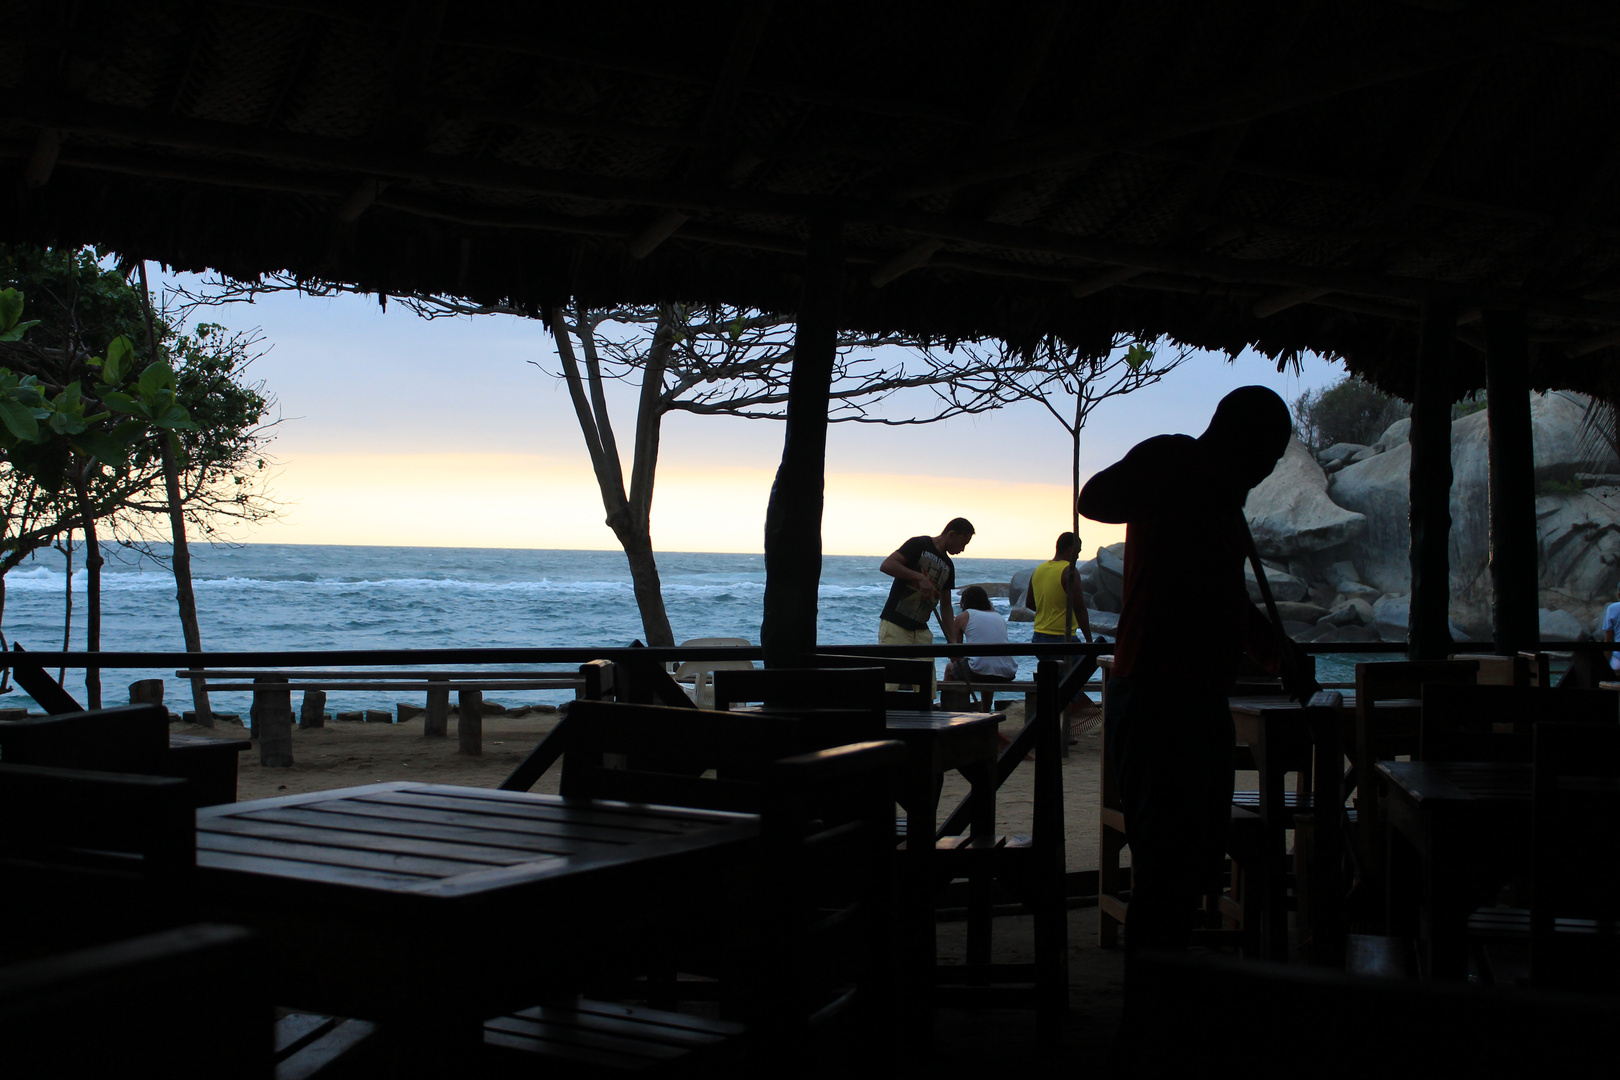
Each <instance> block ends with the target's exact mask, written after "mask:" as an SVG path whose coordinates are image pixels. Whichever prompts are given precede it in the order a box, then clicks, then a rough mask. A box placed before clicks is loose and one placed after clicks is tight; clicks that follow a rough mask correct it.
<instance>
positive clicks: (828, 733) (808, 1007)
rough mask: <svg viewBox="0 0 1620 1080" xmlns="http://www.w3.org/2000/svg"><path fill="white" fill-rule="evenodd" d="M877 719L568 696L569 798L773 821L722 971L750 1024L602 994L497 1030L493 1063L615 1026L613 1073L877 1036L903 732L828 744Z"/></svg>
mask: <svg viewBox="0 0 1620 1080" xmlns="http://www.w3.org/2000/svg"><path fill="white" fill-rule="evenodd" d="M737 674H744V673H741V672H739V673H737ZM868 722H869V714H867V713H865V712H862V711H854V712H848V713H844V714H817V715H815V716H813V717H809V718H804V717H794V716H780V715H774V714H765V715H760V714H726V713H720V712H707V711H705V712H698V711H696V710H679V709H665V708H658V707H655V706H634V705H624V704H616V703H608V702H576V703H574V704H572V705H571V706H570V707H569V717H568V723H569V728H568V732H569V734H568V744H567V747H566V749H565V751H564V755H563V772H562V794H563V796H564V797H565V798H592V799H620V800H629V801H637V802H657V803H664V804H670V805H680V806H692V807H700V808H705V809H716V810H732V811H747V812H753V813H759V814H761V815H762V819H763V828H764V832H763V839H762V858H761V867H762V869H761V872H760V877H759V882H758V887H757V893H756V894H755V896H754V899H753V900H751V901H749V902H748V903H747V904H746V905H745V906H746V907H747V908H749V909H750V911H751V914H757V918H754V917H751V918H749V919H747V920H743V921H745V922H746V923H747V924H748V925H749V926H751V927H753V928H754V929H753V930H752V931H751V932H750V933H749V935H748V936H747V937H745V938H744V939H742V940H741V941H740V942H739V941H735V940H734V941H733V942H731V943H730V945H729V947H728V948H727V949H726V950H725V952H726V955H725V957H724V958H723V959H722V960H721V961H720V962H719V966H718V967H717V968H715V969H713V970H715V971H717V972H719V973H720V974H721V975H722V977H724V978H727V979H729V980H735V982H736V983H737V987H738V988H742V987H746V988H748V992H747V993H735V992H734V993H733V995H732V996H730V997H728V998H727V999H726V1000H728V1001H729V1002H731V1003H732V1004H733V1005H734V1006H736V1007H738V1008H739V1009H740V1010H741V1019H742V1020H743V1021H744V1024H745V1025H746V1026H745V1027H744V1028H739V1027H737V1026H736V1025H735V1024H732V1023H729V1022H728V1023H716V1022H713V1021H705V1020H701V1019H699V1018H695V1017H691V1016H683V1015H681V1014H674V1013H669V1012H668V1011H666V1010H660V1009H635V1010H629V1009H624V1008H622V1007H619V1006H614V1005H610V1004H605V1003H602V1002H598V1001H593V1000H590V999H577V1000H572V1001H564V1002H548V1003H547V1004H546V1005H545V1006H544V1007H543V1008H539V1009H530V1010H525V1011H524V1012H521V1013H514V1014H510V1015H508V1016H505V1017H501V1018H497V1019H496V1020H493V1021H491V1022H490V1023H489V1024H487V1025H486V1027H485V1049H486V1051H488V1053H489V1055H490V1057H491V1060H501V1059H502V1058H503V1057H504V1059H505V1060H506V1062H507V1063H508V1064H511V1063H512V1062H513V1059H514V1057H515V1058H521V1059H525V1060H528V1061H532V1059H533V1057H534V1055H536V1054H541V1055H544V1056H545V1057H547V1058H548V1059H556V1058H561V1059H568V1060H572V1061H574V1062H575V1064H585V1062H583V1061H581V1060H580V1059H581V1057H582V1054H583V1052H584V1048H586V1047H589V1046H592V1045H603V1044H604V1031H603V1028H604V1025H606V1026H607V1027H609V1028H611V1039H608V1040H607V1042H609V1043H611V1046H608V1047H607V1049H610V1050H611V1051H612V1052H611V1053H606V1054H602V1055H595V1054H594V1053H592V1054H590V1055H587V1056H590V1057H592V1058H593V1060H592V1062H591V1063H590V1064H591V1065H592V1066H593V1067H600V1068H601V1069H603V1070H606V1071H614V1070H617V1069H624V1068H629V1067H631V1066H635V1067H636V1068H644V1067H649V1066H651V1065H657V1066H658V1067H659V1069H660V1070H661V1071H662V1070H665V1069H669V1070H674V1069H677V1068H696V1067H698V1064H697V1063H698V1062H699V1061H701V1062H702V1063H703V1064H702V1067H703V1068H708V1067H709V1066H710V1064H711V1063H712V1060H713V1057H714V1055H715V1054H718V1053H723V1052H735V1051H739V1050H740V1051H741V1052H743V1053H745V1054H747V1055H753V1057H752V1060H753V1061H755V1062H756V1064H757V1063H771V1064H774V1065H775V1066H777V1067H783V1066H785V1067H787V1068H789V1069H792V1070H798V1069H800V1068H803V1067H804V1066H805V1062H806V1061H807V1060H808V1059H807V1057H806V1056H805V1055H806V1052H807V1051H808V1049H809V1048H810V1047H811V1045H812V1043H811V1035H812V1033H819V1031H820V1029H821V1028H822V1026H823V1025H824V1024H827V1023H829V1022H831V1021H833V1020H837V1019H845V1020H851V1021H855V1022H857V1024H859V1025H861V1027H862V1030H860V1031H858V1033H857V1035H856V1039H857V1041H859V1040H861V1039H873V1038H877V1037H880V1035H881V1033H882V1032H883V1031H884V1030H885V1027H886V1025H884V1023H883V1021H882V1018H883V1016H884V1015H885V1013H886V1011H887V1009H888V1008H889V1007H890V1006H891V1005H892V1004H893V1002H892V998H893V993H892V986H891V982H892V977H893V972H892V961H891V960H890V959H889V957H890V953H891V950H892V946H893V905H894V881H893V865H892V864H893V859H894V847H893V837H894V777H893V772H894V769H895V767H896V765H897V764H898V762H899V760H900V758H901V757H902V756H903V755H904V752H905V751H904V748H903V747H902V746H901V745H900V744H899V743H895V742H864V743H856V744H853V745H835V746H833V747H832V748H822V747H825V746H826V743H827V740H829V739H839V738H841V737H842V736H844V735H846V734H849V733H852V732H855V731H858V730H859V729H861V728H862V727H863V726H864V725H866V724H867V723H868ZM671 887H672V889H675V890H676V891H678V884H676V883H672V886H671ZM745 1032H746V1034H745ZM820 1043H821V1040H820V1039H819V1038H818V1039H817V1040H816V1044H817V1045H820ZM516 1067H518V1068H532V1065H518V1066H516Z"/></svg>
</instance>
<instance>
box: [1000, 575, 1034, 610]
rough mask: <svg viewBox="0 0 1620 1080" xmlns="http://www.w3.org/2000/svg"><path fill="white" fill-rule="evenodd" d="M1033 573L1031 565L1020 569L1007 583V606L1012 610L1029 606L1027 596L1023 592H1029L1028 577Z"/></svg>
mask: <svg viewBox="0 0 1620 1080" xmlns="http://www.w3.org/2000/svg"><path fill="white" fill-rule="evenodd" d="M1033 573H1035V568H1034V567H1033V566H1032V567H1030V568H1029V569H1028V570H1020V571H1018V572H1017V573H1015V574H1013V576H1012V580H1011V581H1010V582H1008V583H1007V598H1008V602H1009V606H1011V607H1012V608H1013V609H1014V610H1017V609H1018V608H1027V607H1029V597H1028V596H1026V595H1025V594H1026V593H1028V592H1029V579H1030V575H1031V574H1033Z"/></svg>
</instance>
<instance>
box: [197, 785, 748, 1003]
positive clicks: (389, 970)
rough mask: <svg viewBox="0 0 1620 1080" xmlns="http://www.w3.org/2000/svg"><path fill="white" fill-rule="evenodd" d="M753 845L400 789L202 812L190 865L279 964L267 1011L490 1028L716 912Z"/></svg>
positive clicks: (213, 903) (732, 824) (527, 804)
mask: <svg viewBox="0 0 1620 1080" xmlns="http://www.w3.org/2000/svg"><path fill="white" fill-rule="evenodd" d="M758 836H759V821H758V819H757V818H756V817H754V816H752V815H747V814H728V813H718V812H709V811H700V810H688V809H681V808H673V807H656V806H640V805H629V804H624V803H612V802H593V801H587V800H577V799H574V800H568V799H563V798H561V797H559V796H554V795H538V794H532V793H527V792H508V791H494V790H489V789H484V788H463V787H451V786H447V785H441V784H418V783H404V782H396V783H385V784H372V785H368V786H365V787H355V788H343V789H340V790H336V791H325V792H314V793H310V794H303V795H290V796H285V797H281V798H274V799H261V800H257V801H254V802H246V803H234V804H231V805H228V806H217V807H209V808H207V809H204V810H199V811H198V813H197V865H198V867H199V876H200V879H201V883H202V888H203V891H204V895H205V897H206V898H207V903H208V906H209V908H210V910H212V911H217V912H218V913H219V914H221V915H228V916H230V917H232V918H234V919H235V920H237V921H245V922H248V923H249V924H251V925H254V926H257V927H259V928H260V929H261V930H263V931H265V932H266V934H267V936H268V937H269V938H270V939H271V941H272V949H273V951H275V952H277V953H278V954H282V955H283V956H284V957H285V961H286V962H285V963H278V964H277V965H276V968H277V970H280V971H281V972H282V977H281V980H280V986H279V987H278V991H279V994H278V1000H281V1001H283V1002H284V1003H286V1004H292V1005H300V1004H304V1005H308V1006H311V1007H315V1008H320V1009H323V1010H330V1011H333V1012H338V1013H340V1014H342V1015H346V1016H359V1017H366V1018H374V1019H391V1018H393V1019H397V1018H400V1017H402V1016H410V1015H413V1014H416V1013H418V1012H420V1011H431V1012H435V1013H440V1012H442V1011H443V1009H444V1008H445V1007H446V1003H445V1002H444V1001H443V998H444V995H445V994H446V992H447V991H452V990H453V995H454V1000H453V1001H452V1002H449V1003H448V1004H449V1007H451V1008H452V1009H453V1008H456V1007H461V1008H464V1009H466V1010H467V1013H468V1015H472V1014H482V1015H493V1014H494V1012H493V1011H491V1010H493V1009H498V1008H499V1007H501V1006H504V1005H505V1004H507V1003H508V1002H512V1001H517V1002H519V1003H521V995H517V996H514V995H515V993H516V991H517V989H518V988H523V989H524V991H525V992H527V993H529V994H530V995H532V994H533V992H534V987H535V985H536V984H537V982H541V981H544V980H545V979H547V978H552V977H554V978H556V979H558V980H563V981H566V979H568V978H572V977H576V976H577V975H578V974H579V973H580V972H581V971H582V970H589V968H590V965H591V964H592V963H593V958H595V957H598V956H601V955H605V954H606V952H609V951H612V950H614V949H620V950H624V949H630V950H634V949H636V948H637V947H638V940H639V939H638V937H637V935H638V934H640V933H644V932H645V933H648V934H657V933H667V932H668V931H667V929H659V930H656V931H654V930H653V929H651V928H653V927H655V926H656V927H664V926H667V924H668V921H669V920H670V919H677V920H679V919H687V918H691V917H692V916H691V914H690V912H689V911H687V908H688V907H690V908H691V909H692V910H696V911H703V910H710V909H718V908H719V907H720V906H723V904H722V902H721V901H722V897H723V893H724V891H725V885H724V880H725V879H726V878H727V877H728V876H729V875H730V874H731V872H732V871H735V870H737V869H738V868H739V867H742V868H746V866H747V865H748V864H749V861H750V860H751V858H752V856H753V853H754V851H755V847H756V843H757V840H758ZM683 912H686V913H684V914H683ZM648 940H649V941H651V940H653V938H651V937H650V938H649V939H648ZM529 1003H530V1004H532V1002H529Z"/></svg>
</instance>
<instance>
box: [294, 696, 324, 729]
mask: <svg viewBox="0 0 1620 1080" xmlns="http://www.w3.org/2000/svg"><path fill="white" fill-rule="evenodd" d="M298 726H299V727H301V728H317V727H325V726H326V691H325V690H305V691H304V704H303V707H302V708H300V709H299V710H298Z"/></svg>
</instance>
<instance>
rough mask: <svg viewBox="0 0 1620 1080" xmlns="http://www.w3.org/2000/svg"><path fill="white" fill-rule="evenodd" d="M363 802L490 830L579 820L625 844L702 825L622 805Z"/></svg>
mask: <svg viewBox="0 0 1620 1080" xmlns="http://www.w3.org/2000/svg"><path fill="white" fill-rule="evenodd" d="M364 801H366V802H374V803H390V804H392V805H395V806H416V807H420V808H422V809H424V810H460V811H462V812H464V813H471V814H476V815H478V816H479V817H480V818H482V819H483V820H484V821H485V822H486V824H488V825H489V826H491V827H504V826H505V823H507V822H516V821H531V822H537V823H538V822H550V823H556V824H567V825H573V824H575V823H576V822H578V821H580V820H582V819H583V820H584V821H585V822H588V823H589V824H591V825H594V826H597V827H599V828H603V829H613V830H617V831H619V832H621V833H627V834H630V835H628V836H627V837H626V841H625V842H627V843H633V842H635V837H636V835H639V834H658V835H670V836H679V835H683V834H685V833H689V832H693V831H695V830H698V829H702V828H704V827H705V824H706V823H705V822H703V821H698V820H691V819H688V818H684V817H683V816H681V814H680V812H679V811H678V810H674V809H670V810H665V811H660V810H658V809H657V808H655V807H637V808H636V809H635V810H634V811H631V812H628V813H627V812H624V811H628V810H629V809H630V808H629V807H628V805H627V804H623V803H620V804H613V803H608V802H596V803H584V804H578V803H576V804H572V805H553V806H545V805H541V806H500V805H490V804H489V803H488V802H487V801H485V800H483V799H469V798H461V797H456V796H446V795H433V794H419V793H417V792H393V791H389V792H380V793H378V794H376V795H372V796H367V797H366V798H365V800H364ZM619 807H623V808H624V810H620V809H618V808H619Z"/></svg>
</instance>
